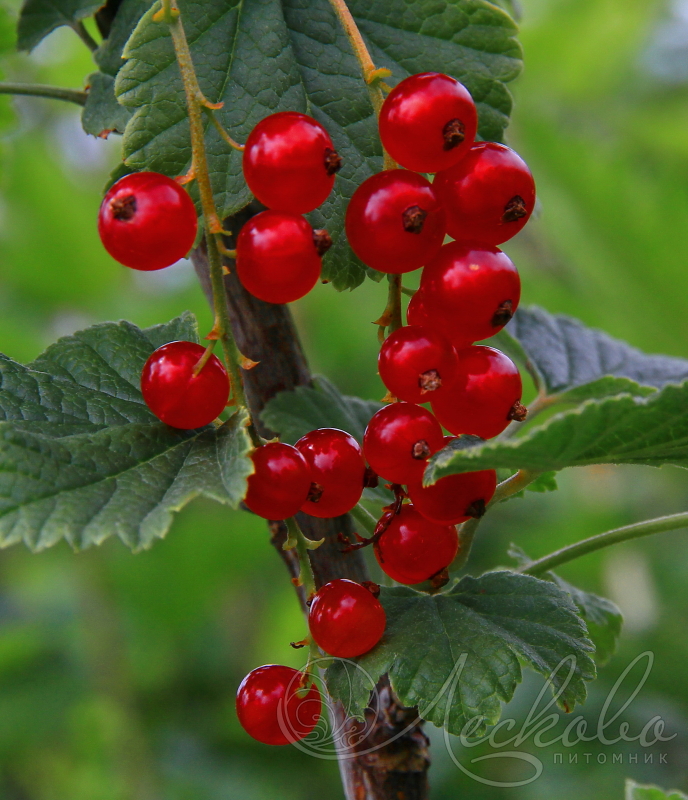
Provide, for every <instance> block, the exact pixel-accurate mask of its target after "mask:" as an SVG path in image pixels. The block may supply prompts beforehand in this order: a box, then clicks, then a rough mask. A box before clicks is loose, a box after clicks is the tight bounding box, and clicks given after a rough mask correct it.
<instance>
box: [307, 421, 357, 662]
mask: <svg viewBox="0 0 688 800" xmlns="http://www.w3.org/2000/svg"><path fill="white" fill-rule="evenodd" d="M295 447H296V449H297V450H298V451H299V452H300V453H301V455H303V457H304V458H305V459H306V462H307V464H308V467H309V469H310V474H311V481H312V483H311V490H310V494H309V495H308V499H307V500H306V502H305V503H304V504H303V506H301V510H302V511H305V512H306V514H310V515H311V516H312V517H339V516H341V515H342V514H346V513H347V512H348V511H351V509H352V508H353V507H354V506H355V505H356V503H358V501H359V500H360V499H361V494H362V493H363V475H364V473H365V462H364V460H363V453H362V452H361V447H360V445H359V443H358V442H357V441H356V440H355V439H354V437H353V436H350V435H349V434H348V433H345V432H344V431H340V430H337V429H336V428H319V429H318V430H315V431H311V432H310V433H307V434H306V435H305V436H302V437H301V438H300V439H299V441H298V442H297V443H296V445H295ZM333 655H334V654H333Z"/></svg>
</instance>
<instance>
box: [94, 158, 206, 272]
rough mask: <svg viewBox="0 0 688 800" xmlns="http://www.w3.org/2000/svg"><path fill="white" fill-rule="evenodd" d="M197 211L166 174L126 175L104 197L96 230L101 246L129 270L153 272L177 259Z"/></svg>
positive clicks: (192, 232)
mask: <svg viewBox="0 0 688 800" xmlns="http://www.w3.org/2000/svg"><path fill="white" fill-rule="evenodd" d="M197 225H198V222H197V219H196V209H195V208H194V204H193V203H192V201H191V198H190V197H189V195H188V194H187V193H186V192H185V191H184V189H182V187H181V186H179V184H178V183H175V181H173V180H172V179H171V178H168V177H167V176H166V175H159V174H158V173H157V172H136V173H134V174H133V175H125V176H124V178H120V179H119V180H118V181H117V183H115V184H114V186H112V187H111V188H110V190H109V191H108V193H107V194H106V195H105V197H104V198H103V202H102V203H101V205H100V212H99V213H98V233H99V234H100V240H101V241H102V243H103V247H105V249H106V250H107V251H108V253H110V255H111V256H112V257H113V258H114V259H115V260H116V261H119V263H120V264H124V266H125V267H131V269H139V270H146V271H150V270H155V269H163V267H169V266H170V264H174V262H175V261H179V259H180V258H184V256H185V255H186V254H187V253H188V252H189V250H191V248H192V247H193V243H194V240H195V238H196V228H197Z"/></svg>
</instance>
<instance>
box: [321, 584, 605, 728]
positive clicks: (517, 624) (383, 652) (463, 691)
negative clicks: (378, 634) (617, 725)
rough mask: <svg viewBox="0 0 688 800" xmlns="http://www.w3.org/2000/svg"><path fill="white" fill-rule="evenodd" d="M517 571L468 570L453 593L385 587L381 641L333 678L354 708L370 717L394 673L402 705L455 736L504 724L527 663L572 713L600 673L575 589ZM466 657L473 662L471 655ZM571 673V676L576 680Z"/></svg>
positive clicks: (334, 690)
mask: <svg viewBox="0 0 688 800" xmlns="http://www.w3.org/2000/svg"><path fill="white" fill-rule="evenodd" d="M526 577H528V576H525V575H519V574H516V573H513V572H507V571H500V572H490V573H487V574H485V575H482V576H481V577H480V578H473V577H470V576H466V577H464V578H462V580H461V581H460V582H459V584H458V585H457V586H456V587H455V588H454V589H453V590H452V591H450V592H449V593H448V594H439V595H434V596H430V595H427V594H422V593H419V592H416V591H414V590H413V589H410V588H408V587H396V588H393V589H386V588H383V589H382V592H381V595H380V600H381V602H382V604H383V606H384V608H385V612H386V614H387V629H386V631H385V635H384V636H383V638H382V640H381V642H380V643H379V644H378V645H377V646H376V647H375V648H373V650H371V651H370V652H369V653H366V654H365V655H363V656H361V657H360V658H358V659H355V660H353V661H341V660H340V661H336V662H335V663H334V664H333V665H332V666H331V667H330V668H329V669H328V671H327V678H326V679H327V685H328V689H329V691H330V693H331V694H332V696H333V697H334V698H335V699H338V700H340V701H341V702H342V703H343V704H344V706H345V708H346V709H347V710H348V711H349V713H351V714H354V715H357V716H361V715H362V714H363V710H364V709H365V707H366V706H367V705H368V700H369V696H370V692H371V689H372V688H373V686H374V685H375V682H376V681H377V680H378V679H379V678H380V677H381V676H382V675H384V674H388V675H389V679H390V682H391V684H392V688H393V689H394V691H395V693H396V695H397V696H398V697H399V699H400V700H401V702H402V703H403V704H404V705H406V706H409V707H413V706H416V705H417V706H418V710H419V713H420V715H421V716H422V717H423V718H424V719H427V720H429V721H430V722H433V723H434V724H435V725H437V726H440V727H446V728H447V729H448V730H449V732H450V733H454V734H460V733H461V732H462V730H463V729H464V726H466V725H467V724H468V723H469V721H471V720H473V719H476V725H475V727H473V728H471V734H472V735H482V734H483V733H484V732H485V729H486V728H487V727H488V726H489V725H494V724H495V723H496V722H497V721H498V720H499V717H500V714H501V704H502V703H507V702H508V701H509V700H510V699H511V698H512V697H513V694H514V692H515V690H516V686H517V685H518V683H519V682H520V681H521V664H524V665H526V666H528V667H530V668H531V669H534V670H535V671H536V672H538V673H540V674H541V675H544V676H545V677H547V678H549V676H550V675H551V674H552V673H554V671H555V670H556V668H557V666H559V665H560V664H561V662H564V661H565V660H566V659H568V661H567V662H566V663H565V664H564V665H562V668H561V669H559V670H558V671H557V673H556V674H554V675H553V676H552V682H551V686H552V690H553V691H554V692H555V694H556V693H558V692H559V691H561V694H560V696H559V700H558V702H559V703H560V705H561V706H562V707H564V708H567V709H568V710H570V709H572V708H573V707H574V706H575V704H576V703H582V702H583V701H584V700H585V697H586V693H587V690H586V685H585V682H586V681H590V680H593V678H594V677H595V665H594V663H593V661H592V660H591V658H590V655H589V654H590V652H591V651H592V650H593V646H592V644H591V643H590V641H589V640H588V638H587V636H586V630H585V625H584V623H583V622H582V621H581V619H580V617H579V616H578V615H577V613H576V610H575V607H574V605H573V603H572V602H571V599H570V598H569V597H568V595H567V594H566V593H565V592H563V591H561V589H559V588H558V587H557V586H555V585H554V584H553V583H551V582H548V581H542V580H539V579H530V580H523V578H526ZM463 659H465V661H464V660H463ZM569 675H570V677H569Z"/></svg>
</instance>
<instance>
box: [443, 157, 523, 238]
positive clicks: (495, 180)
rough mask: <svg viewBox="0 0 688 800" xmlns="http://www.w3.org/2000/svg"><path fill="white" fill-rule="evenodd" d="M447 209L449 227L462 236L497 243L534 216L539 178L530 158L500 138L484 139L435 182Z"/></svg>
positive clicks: (455, 236) (456, 235) (514, 232)
mask: <svg viewBox="0 0 688 800" xmlns="http://www.w3.org/2000/svg"><path fill="white" fill-rule="evenodd" d="M433 188H434V189H435V191H436V193H437V195H438V197H439V198H440V199H441V201H442V203H443V204H444V208H445V211H446V214H447V232H448V233H449V235H450V236H451V237H452V238H454V239H456V240H457V241H463V242H465V241H473V242H483V243H484V244H491V245H497V244H501V243H502V242H506V241H507V240H509V239H511V237H512V236H516V234H517V233H518V232H519V231H520V230H521V228H523V226H524V225H525V224H526V222H528V220H529V219H530V215H531V214H532V213H533V208H534V207H535V182H534V181H533V176H532V175H531V173H530V170H529V169H528V166H527V165H526V162H525V161H524V160H523V159H522V158H521V157H520V156H519V155H518V154H516V153H514V151H513V150H510V149H509V148H508V147H505V146H504V145H503V144H496V143H495V142H479V143H477V144H474V145H473V147H471V149H470V152H469V153H468V155H467V156H466V158H464V159H463V160H462V161H461V162H460V163H459V164H457V165H456V166H455V167H452V168H451V169H448V170H445V171H443V172H439V173H438V174H437V175H436V177H435V182H434V183H433Z"/></svg>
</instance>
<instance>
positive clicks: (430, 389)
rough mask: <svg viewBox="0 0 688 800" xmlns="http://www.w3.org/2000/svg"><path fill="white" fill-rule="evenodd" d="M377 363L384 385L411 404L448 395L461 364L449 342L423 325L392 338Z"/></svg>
mask: <svg viewBox="0 0 688 800" xmlns="http://www.w3.org/2000/svg"><path fill="white" fill-rule="evenodd" d="M377 363H378V369H379V371H380V377H381V378H382V382H383V383H384V384H385V386H386V387H387V388H388V389H389V391H390V392H391V393H392V394H393V395H394V396H395V397H398V398H399V400H405V401H406V402H407V403H428V402H429V401H430V400H431V398H433V397H437V395H438V394H439V393H440V392H442V391H446V386H447V385H448V384H449V383H450V382H451V381H452V380H453V378H454V374H455V373H456V368H457V364H458V362H457V359H456V351H455V350H454V348H453V347H452V345H451V344H450V343H449V342H448V341H447V339H446V338H445V337H444V336H443V335H442V334H441V333H439V332H438V331H433V330H431V329H430V328H426V327H423V326H421V325H407V326H406V327H404V328H398V329H397V330H396V331H394V333H392V334H390V335H389V336H388V337H387V338H386V339H385V341H384V343H383V345H382V348H381V349H380V356H379V358H378V362H377Z"/></svg>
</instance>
